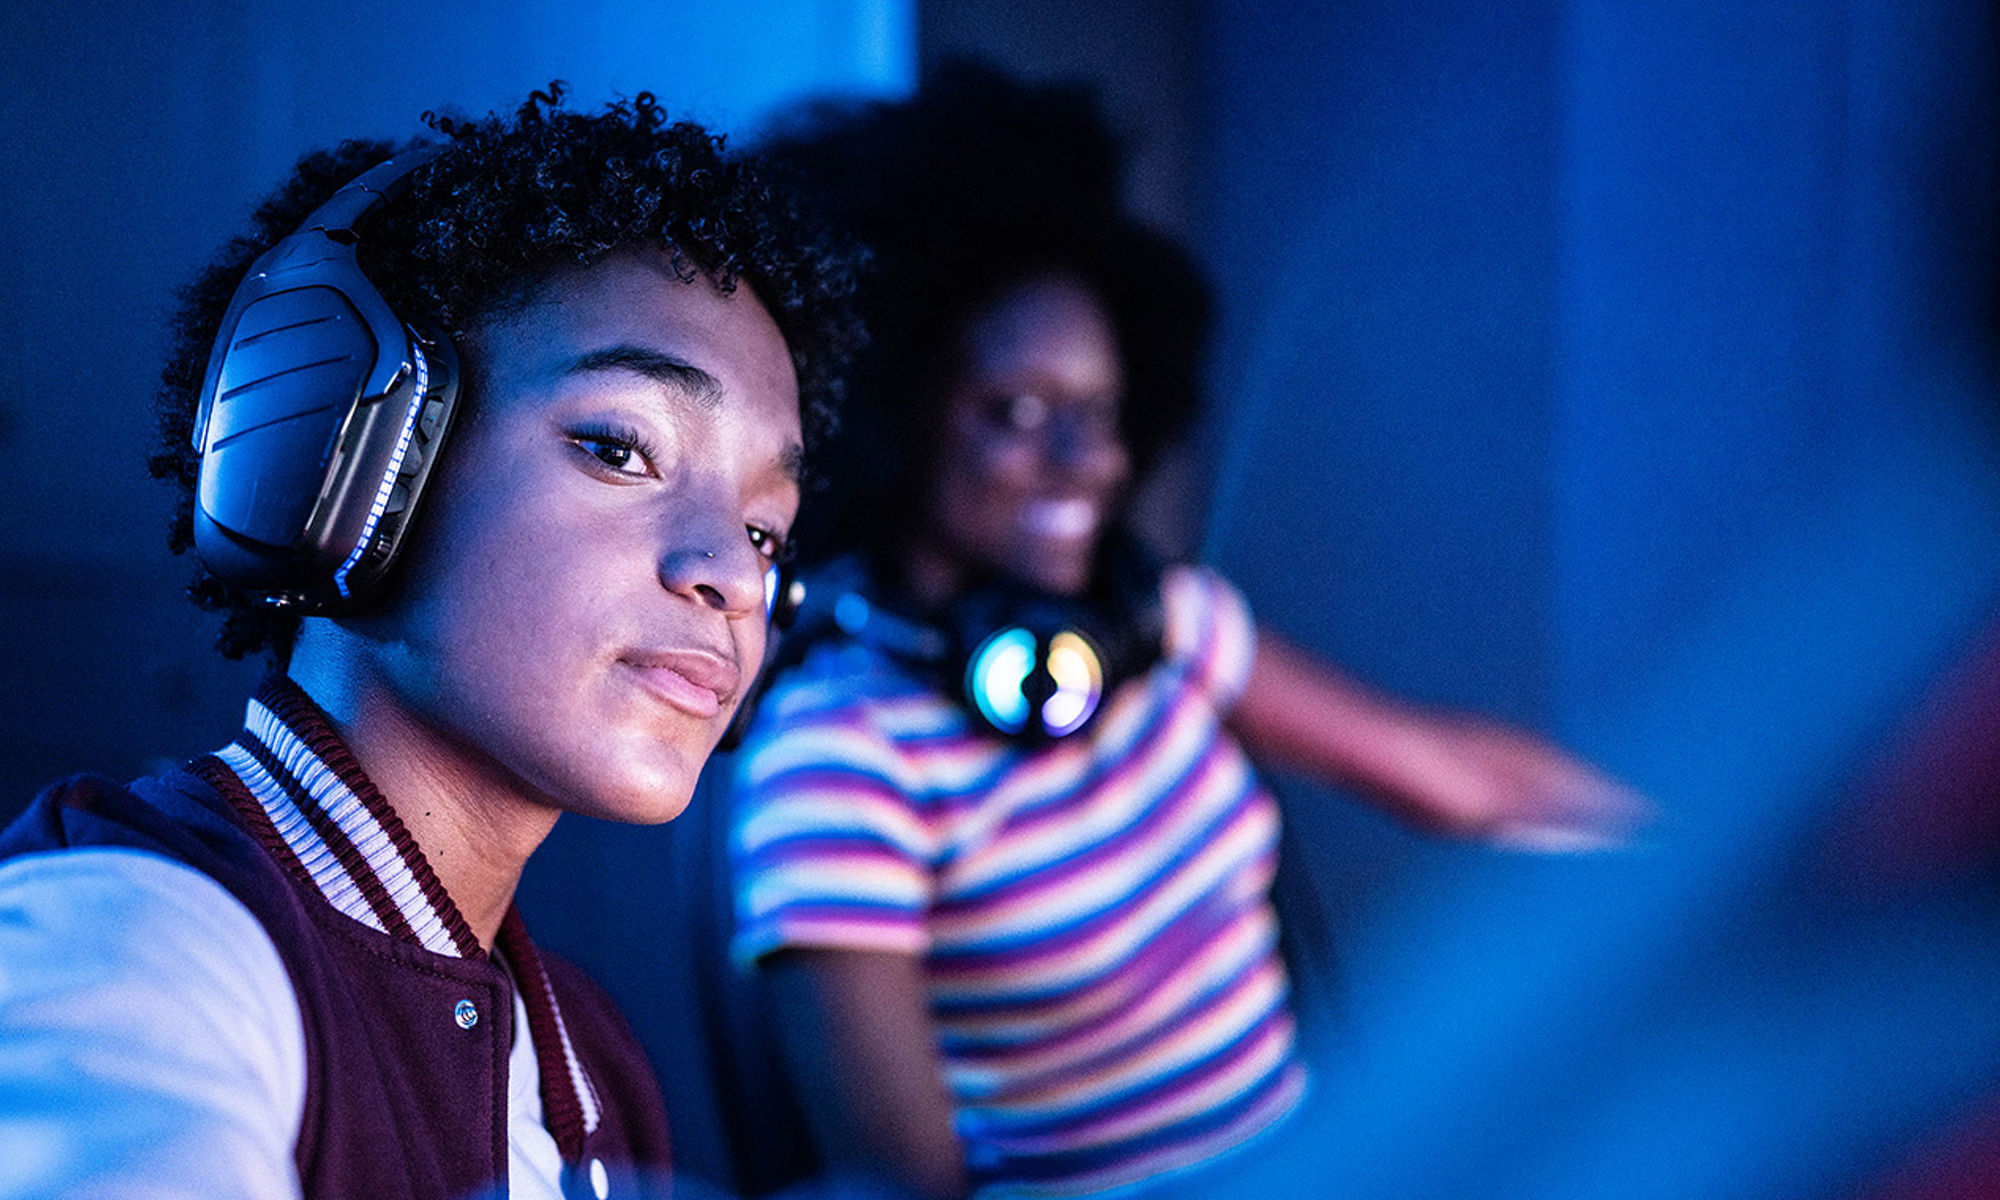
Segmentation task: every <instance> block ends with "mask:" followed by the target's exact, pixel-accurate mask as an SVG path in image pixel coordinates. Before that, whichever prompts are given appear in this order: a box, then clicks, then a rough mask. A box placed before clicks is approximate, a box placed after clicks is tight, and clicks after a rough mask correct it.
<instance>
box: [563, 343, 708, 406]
mask: <svg viewBox="0 0 2000 1200" xmlns="http://www.w3.org/2000/svg"><path fill="white" fill-rule="evenodd" d="M590 371H634V372H637V373H638V374H640V375H644V376H645V377H646V378H648V379H651V380H653V381H654V382H656V383H661V384H665V385H666V386H668V387H671V388H673V389H674V390H675V391H677V392H680V393H681V394H683V395H685V396H687V397H688V399H690V400H693V401H694V402H695V403H696V404H699V405H701V406H702V407H703V408H707V409H716V408H720V407H722V400H723V390H722V384H720V383H719V382H717V381H716V378H715V376H713V375H710V374H709V373H708V372H707V371H704V370H702V369H701V368H700V367H697V366H695V365H693V364H692V363H687V362H683V361H681V360H680V359H678V358H675V357H674V356H673V355H671V354H667V353H665V352H663V351H660V350H652V349H648V348H647V347H645V346H634V345H632V344H630V343H624V344H621V345H617V346H607V347H605V348H604V349H602V350H592V351H590V352H589V353H587V354H584V355H582V356H581V357H579V358H578V359H577V360H576V361H575V362H573V363H571V364H570V365H569V367H568V369H566V370H565V371H564V372H563V374H565V375H580V374H584V373H586V372H590Z"/></svg>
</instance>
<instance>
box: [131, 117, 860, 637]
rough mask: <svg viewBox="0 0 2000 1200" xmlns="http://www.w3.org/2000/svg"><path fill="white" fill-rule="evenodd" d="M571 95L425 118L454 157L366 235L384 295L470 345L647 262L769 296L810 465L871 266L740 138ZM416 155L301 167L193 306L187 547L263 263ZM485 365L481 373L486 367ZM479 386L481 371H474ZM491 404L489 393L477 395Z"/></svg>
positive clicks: (175, 476)
mask: <svg viewBox="0 0 2000 1200" xmlns="http://www.w3.org/2000/svg"><path fill="white" fill-rule="evenodd" d="M562 92H563V87H562V85H561V84H554V85H551V87H550V88H549V89H548V91H546V92H539V91H538V92H535V93H533V94H531V95H530V96H529V98H528V100H527V101H526V102H525V103H523V104H522V105H521V106H520V108H519V109H518V110H516V111H515V112H514V113H513V114H512V115H511V116H500V115H497V114H490V115H488V116H486V117H484V118H481V119H477V120H463V119H455V118H451V117H445V116H437V115H434V114H429V113H427V114H425V119H426V121H427V122H428V123H429V124H430V126H431V128H432V129H434V130H435V131H436V132H437V133H438V134H439V135H441V138H442V140H443V141H444V148H443V150H442V151H441V152H440V153H439V154H438V155H437V157H435V158H434V159H432V160H431V161H430V162H429V163H427V164H425V165H424V166H422V167H420V168H418V170H417V171H416V173H415V174H414V175H413V176H412V178H411V182H410V185H409V187H408V189H407V190H406V191H404V192H403V193H402V194H401V195H399V196H397V197H396V198H395V199H393V200H391V201H390V202H389V203H387V204H385V205H384V206H383V207H382V208H380V209H378V210H376V211H374V212H372V213H370V214H369V215H368V216H367V217H366V218H365V219H364V220H363V223H362V226H361V228H360V229H359V230H358V232H359V233H360V234H361V241H360V250H359V253H360V260H361V266H362V268H363V270H364V271H365V272H366V273H367V275H368V278H369V280H370V281H371V282H373V283H374V284H375V285H376V287H377V288H378V289H379V290H380V291H381V292H382V294H383V295H384V297H386V298H387V300H388V301H389V304H390V306H391V307H392V308H394V309H395V310H396V311H397V312H400V313H404V314H406V315H417V314H421V315H423V316H425V317H427V318H429V319H430V320H431V321H433V322H435V323H436V324H437V325H439V326H441V327H442V328H443V329H444V330H445V331H446V332H447V333H450V334H453V335H457V334H461V333H463V332H464V331H466V330H467V329H469V328H471V327H472V326H474V325H475V324H476V323H477V322H479V321H480V320H481V319H482V318H485V317H488V316H491V315H495V314H498V313H500V312H502V311H504V310H505V309H507V308H508V307H510V306H513V305H517V304H520V303H522V302H524V301H526V300H529V299H531V298H532V297H533V295H534V294H535V291H536V289H537V288H538V287H539V286H540V285H541V284H542V283H544V282H545V281H546V280H547V279H548V277H549V276H550V275H551V274H552V273H554V272H557V271H561V270H563V269H566V268H573V267H581V266H589V265H590V264H593V263H596V262H599V261H601V260H603V259H604V258H606V257H607V256H609V255H611V254H613V253H615V252H618V251H621V250H630V249H635V248H641V247H646V248H660V249H664V250H666V251H667V252H669V253H670V254H671V255H672V256H673V262H674V264H675V266H676V268H677V269H678V270H679V271H680V273H681V275H682V277H683V278H685V279H688V280H693V279H694V278H695V277H696V276H697V275H701V276H706V277H707V278H708V279H709V280H711V281H712V282H714V283H715V284H716V286H718V287H720V288H722V289H724V290H725V291H728V290H732V289H734V288H735V287H736V286H737V284H738V283H739V282H742V283H747V284H748V285H749V286H750V287H751V289H752V290H754V291H755V292H756V294H757V296H758V298H759V299H760V300H762V301H763V303H764V305H765V307H766V308H768V309H769V310H770V312H771V315H772V317H773V318H774V319H775V320H776V322H777V325H778V328H779V330H780V332H781V333H782V334H783V335H784V338H785V344H786V346H787V348H788V349H789V350H790V352H791V357H792V364H793V367H794V368H795V370H796V371H797V373H798V384H799V402H800V406H801V409H802V412H801V418H802V420H803V423H804V426H805V434H806V443H807V447H808V451H810V450H811V448H812V447H813V446H814V444H815V443H816V442H817V441H819V440H820V439H822V438H823V437H824V436H825V435H826V434H827V433H828V432H829V431H830V430H831V428H832V427H833V424H834V421H833V412H834V409H835V406H836V404H837V402H838V399H839V397H840V393H841V390H842V388H841V378H842V375H843V373H844V371H845V369H846V366H847V363H848V360H849V359H850V358H851V357H852V356H853V355H854V353H855V352H856V351H857V349H858V348H859V347H860V345H861V344H862V341H863V335H862V332H861V325H860V323H859V320H858V317H857V314H856V311H855V308H854V303H853V297H854V292H855V282H856V271H857V267H858V265H859V262H860V261H861V260H860V257H859V255H858V254H857V253H856V252H855V251H854V250H853V249H852V247H851V244H850V243H849V242H848V241H847V240H846V239H845V238H844V237H843V236H841V235H838V234H836V233H834V232H833V231H832V228H831V227H830V226H827V225H825V224H823V223H821V222H819V221H818V220H816V219H814V218H813V217H811V216H810V215H808V214H807V213H806V212H805V211H804V210H803V209H802V208H801V207H800V206H799V205H798V204H797V203H796V202H795V195H796V189H794V188H791V187H788V186H785V181H784V179H783V174H784V173H783V171H781V170H773V169H772V168H771V167H769V166H768V165H766V164H763V163H760V162H759V161H757V160H755V159H751V158H745V157H743V156H739V155H735V154H731V153H727V152H726V151H725V149H724V145H723V139H722V138H721V137H720V136H717V135H714V134H710V133H708V132H707V131H705V130H704V129H702V128H701V127H700V126H698V125H695V124H692V123H689V122H669V121H668V120H667V119H666V117H665V115H664V113H663V112H662V110H661V108H660V105H659V104H658V102H657V101H656V100H655V99H654V98H653V97H652V96H651V95H649V94H646V93H641V94H640V95H639V96H638V97H637V98H636V99H634V100H630V101H618V102H615V103H612V104H610V105H609V106H607V107H606V108H605V109H604V110H603V111H601V112H595V113H582V112H574V111H569V110H566V109H564V108H563V107H562V106H561V101H562ZM407 148H408V147H402V146H396V145H392V144H389V143H386V142H365V141H354V142H346V143H343V144H341V145H340V146H339V147H338V148H336V149H333V150H330V151H320V152H315V153H312V154H309V155H307V156H306V157H305V158H304V159H302V160H300V162H299V164H298V166H297V167H296V168H295V169H294V170H293V172H292V175H291V177H290V178H289V179H287V180H286V181H285V182H284V184H283V185H282V186H280V187H279V189H278V190H277V191H276V192H275V193H274V194H273V195H271V196H270V197H269V198H267V199H266V200H265V201H264V202H263V203H262V204H261V205H260V206H259V207H258V208H257V209H256V211H255V213H254V214H253V215H252V217H251V220H250V229H249V231H248V232H246V233H245V234H243V235H241V236H239V237H237V238H235V239H233V240H232V241H230V242H229V244H228V245H227V246H225V247H224V248H223V250H222V251H221V252H220V253H219V254H218V255H217V256H216V257H215V259H214V260H213V261H212V262H211V263H210V264H209V266H208V267H207V268H206V269H205V270H203V271H202V273H201V274H200V275H199V276H198V277H197V278H196V280H195V281H194V282H193V283H192V284H191V285H189V286H188V287H187V288H186V289H184V290H183V292H182V294H181V306H180V309H179V312H178V314H177V316H176V317H175V319H174V321H173V324H172V327H171V330H170V333H171V350H170V356H169V359H168V362H167V365H166V368H165V370H164V371H163V372H162V374H161V386H160V390H159V392H158V396H157V408H158V414H159V433H160V446H161V449H160V451H159V452H158V453H157V454H156V455H154V457H153V458H152V460H151V468H152V472H153V474H154V475H155V476H156V477H161V478H167V479H171V480H172V481H174V483H176V484H177V485H178V487H179V493H180V494H179V503H178V505H177V507H176V511H175V513H174V517H173V522H172V530H171V536H170V544H171V547H172V549H173V551H174V552H175V553H176V554H178V553H181V552H183V551H185V550H187V549H188V548H189V547H190V546H191V545H192V543H193V514H194V484H195V473H196V467H197V465H198V464H197V456H196V455H195V453H194V452H193V451H192V450H191V449H190V448H189V444H188V443H189V439H190V437H191V434H192V431H193V428H194V419H195V411H196V408H197V406H198V404H199V400H200V396H199V393H200V389H201V383H202V374H203V370H204V367H205V366H206V364H207V360H208V354H209V348H210V346H211V344H212V343H213V342H214V339H215V336H216V332H217V330H218V329H219V327H220V325H221V321H222V314H223V311H224V310H225V309H226V308H227V307H228V304H229V299H230V297H231V295H232V294H233V293H234V291H235V289H236V286H237V284H238V283H239V282H240V281H241V280H242V278H243V276H244V274H245V273H246V272H247V271H248V269H249V266H250V264H251V262H252V261H253V260H255V259H256V257H257V256H258V255H259V254H261V253H263V252H264V250H266V249H268V248H269V247H270V246H272V245H273V244H275V243H276V242H277V241H279V240H280V239H282V238H283V237H285V236H286V235H287V234H289V233H290V232H291V231H292V230H293V229H295V228H296V227H297V226H298V224H299V223H300V222H301V221H302V220H303V219H304V218H305V216H306V215H307V214H308V213H310V212H311V211H312V210H313V209H314V208H316V207H318V206H319V205H320V204H321V203H322V202H323V201H325V200H326V199H327V198H328V197H330V196H331V195H332V194H333V193H334V192H335V191H336V190H338V189H339V188H340V186H341V185H343V184H345V183H346V182H347V181H348V180H350V179H352V178H354V177H355V176H357V175H359V174H360V173H361V172H362V171H363V170H365V169H367V168H368V167H370V166H373V165H374V164H376V163H378V162H380V161H382V160H383V159H386V158H389V157H391V156H393V155H394V154H395V153H397V152H399V151H401V150H405V149H407ZM474 365H475V364H468V366H469V367H470V366H474ZM469 374H470V376H471V378H473V379H476V377H477V371H476V370H472V371H471V372H469ZM468 402H469V403H471V404H474V405H476V404H477V403H478V398H477V394H476V391H472V392H469V393H468ZM189 593H190V595H191V596H193V598H194V599H195V601H196V603H198V604H200V605H201V606H202V607H204V608H209V609H220V610H222V611H223V612H224V614H225V616H224V619H223V624H222V630H221V634H220V636H219V637H218V639H217V644H218V646H219V647H220V649H221V650H222V651H223V653H224V654H226V655H228V656H229V657H232V658H240V657H242V656H244V655H246V654H250V653H254V652H257V651H260V650H261V651H266V652H268V653H269V654H270V655H271V656H272V659H273V661H274V662H276V663H278V664H279V665H282V664H283V663H284V661H285V660H286V658H287V657H288V656H289V654H290V649H291V644H292V641H293V638H294V637H295V636H296V634H297V632H298V621H299V618H298V616H297V615H295V614H294V613H292V612H289V611H287V610H284V609H281V608H276V607H273V606H271V605H268V604H265V603H263V602H261V601H260V600H259V599H258V598H256V597H253V596H250V595H247V594H244V593H242V592H240V591H238V590H236V589H234V588H231V587H230V586H229V585H227V584H225V583H223V582H222V581H221V580H219V579H217V578H216V577H215V576H213V575H212V574H210V573H209V572H207V571H206V570H200V571H198V573H197V575H196V578H195V580H194V582H193V583H192V584H191V585H190V587H189Z"/></svg>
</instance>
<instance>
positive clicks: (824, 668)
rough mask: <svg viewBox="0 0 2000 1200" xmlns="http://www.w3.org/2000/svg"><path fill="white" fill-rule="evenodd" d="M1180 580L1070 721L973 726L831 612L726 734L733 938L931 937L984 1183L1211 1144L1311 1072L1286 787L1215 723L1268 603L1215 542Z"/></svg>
mask: <svg viewBox="0 0 2000 1200" xmlns="http://www.w3.org/2000/svg"><path fill="white" fill-rule="evenodd" d="M1163 604H1164V616H1165V619H1166V635H1165V645H1164V654H1163V656H1162V659H1161V661H1160V662H1159V663H1158V664H1157V665H1156V666H1154V667H1153V668H1152V669H1151V670H1150V671H1148V672H1147V673H1146V674H1145V675H1144V676H1142V677H1140V678H1139V679H1136V680H1134V681H1132V682H1130V683H1128V684H1126V685H1125V686H1124V687H1122V688H1120V689H1119V691H1118V692H1117V693H1116V694H1115V695H1114V696H1113V697H1112V698H1111V700H1110V702H1109V705H1108V708H1107V710H1106V711H1105V713H1104V714H1102V715H1101V716H1100V718H1099V720H1098V724H1097V725H1096V726H1095V727H1094V728H1093V729H1092V730H1091V731H1090V732H1089V733H1088V734H1087V735H1085V736H1083V737H1081V738H1077V739H1072V740H1070V741H1066V742H1060V743H1057V744H1055V745H1053V746H1050V747H1046V748H1042V749H1037V750H1028V749H1023V748H1021V747H1019V746H1016V745H1013V744H1011V743H1007V742H1004V741H1002V740H1000V739H998V738H996V737H993V736H990V735H985V734H982V733H981V732H979V728H978V727H977V726H976V725H975V724H974V723H973V721H972V719H971V718H970V717H969V716H968V715H967V714H966V712H965V711H964V710H963V709H962V708H961V707H960V706H959V705H958V704H957V703H955V702H954V701H953V700H952V699H951V698H949V697H947V696H945V695H943V694H941V693H940V692H939V691H938V690H937V688H936V686H935V684H934V683H933V682H932V681H930V680H927V679H926V678H924V677H923V676H922V675H920V674H918V673H915V672H913V671H912V670H910V669H909V668H907V667H905V666H903V665H901V664H899V663H898V662H896V661H894V660H893V659H890V658H889V657H887V656H885V655H883V654H881V653H880V652H878V651H876V650H873V649H871V648H869V647H867V646H865V645H862V644H859V643H856V642H853V641H846V640H841V639H833V640H830V641H828V642H825V643H822V644H821V645H819V646H817V647H815V648H814V649H813V650H812V651H811V652H809V653H808V655H807V656H806V658H805V660H804V662H802V663H801V664H800V665H799V666H798V667H797V668H795V669H794V670H792V671H790V672H788V673H787V674H786V675H784V676H783V677H782V678H781V679H779V680H778V681H777V682H776V683H775V684H774V686H773V689H772V692H771V694H770V695H769V696H768V697H767V698H766V699H765V701H764V703H763V706H762V709H761V711H760V712H759V714H758V718H757V721H756V723H755V725H754V726H753V727H752V730H751V733H750V736H749V738H748V739H747V740H746V743H745V746H744V749H743V752H742V753H741V754H740V755H739V756H738V759H737V763H738V766H737V775H736V780H735V788H734V800H733V804H734V818H733V819H734V841H733V853H734V858H735V868H736V908H737V932H736V939H735V951H736V955H737V957H738V959H739V960H741V961H744V962H752V961H755V960H756V959H757V958H759V957H761V956H762V955H765V954H768V953H770V952H772V951H774V950H777V949H780V948H784V947H813V948H835V949H856V950H874V951H890V952H897V953H907V954H913V955H920V956H922V958H923V960H924V967H925V974H926V977H927V980H928V983H929V987H930V996H931V1007H932V1013H933V1017H934V1020H935V1023H936V1031H937V1037H938V1046H939V1051H940V1055H941V1058H942V1061H943V1065H944V1072H945V1077H946V1084H947V1087H948V1088H949V1090H950V1093H951V1095H952V1097H953V1099H954V1101H955V1104H956V1110H957V1111H956V1122H957V1129H958V1133H959V1136H960V1139H961V1141H962V1142H963V1144H964V1146H965V1149H966V1156H967V1162H968V1164H969V1166H970V1168H971V1169H972V1172H973V1175H974V1178H975V1180H976V1181H977V1182H978V1183H979V1184H980V1194H981V1195H982V1196H986V1197H1000V1196H1054V1195H1074V1194H1080V1193H1084V1192H1090V1191H1097V1190H1101V1189H1105V1188H1110V1187H1115V1186H1118V1185H1120V1184H1124V1183H1128V1182H1132V1181H1134V1180H1139V1179H1145V1178H1149V1177H1152V1176H1155V1175H1158V1174H1160V1173H1163V1172H1167V1171H1171V1170H1175V1169H1177V1168H1180V1167H1185V1166H1190V1165H1193V1164H1195V1163H1199V1162H1203V1161H1206V1160H1207V1159H1209V1158H1211V1157H1213V1156H1214V1155H1216V1154H1219V1153H1221V1152H1222V1151H1224V1150H1226V1149H1228V1148H1230V1147H1232V1146H1235V1145H1237V1144H1239V1143H1241V1142H1243V1141H1244V1140H1246V1139H1247V1138H1249V1137H1250V1136H1252V1135H1253V1134H1255V1133H1256V1132H1258V1131H1259V1130H1261V1129H1263V1128H1265V1127H1267V1126H1268V1125H1270V1124H1271V1123H1272V1122H1273V1121H1275V1120H1276V1119H1277V1118H1278V1117H1280V1116H1281V1115H1282V1114H1284V1113H1285V1112H1287V1111H1288V1110H1289V1109H1290V1108H1291V1107H1292V1106H1293V1105H1294V1103H1295V1102H1296V1100H1297V1098H1298V1096H1299V1093H1300V1091H1301V1090H1302V1087H1303V1084H1304V1073H1303V1070H1302V1068H1301V1067H1300V1065H1299V1063H1298V1060H1297V1059H1296V1057H1295V1055H1294V1052H1293V1030H1292V1021H1291V1017H1290V1014H1289V1011H1288V1008H1287V1005H1286V993H1287V986H1286V979H1285V973H1284V969H1283V967H1282V965H1281V964H1280V962H1279V959H1278V957H1277V953H1276V928H1277V927H1276V921H1275V918H1274V917H1273V915H1272V911H1271V906H1270V901H1269V891H1270V883H1271V875H1272V870H1273V866H1274V862H1275V851H1276V840H1277V809H1276V806H1275V804H1274V803H1273V802H1272V799H1271V797H1270V794H1269V793H1268V792H1267V791H1266V790H1265V789H1264V788H1263V786H1262V785H1261V784H1260V783H1259V782H1258V780H1257V777H1256V775H1255V774H1254V772H1253V771H1252V770H1251V767H1250V764H1249V762H1248V761H1247V760H1246V759H1245V757H1244V755H1243V753H1242V750H1241V749H1240V748H1239V747H1238V746H1237V744H1236V742H1235V740H1234V739H1233V738H1232V737H1231V736H1230V735H1229V733H1228V732H1227V731H1226V730H1225V729H1224V728H1223V727H1222V723H1221V722H1222V718H1223V716H1224V714H1225V713H1226V712H1227V711H1228V708H1229V707H1230V705H1231V704H1232V703H1233V702H1234V701H1235V699H1236V697H1237V696H1238V695H1239V694H1240V692H1241V690H1242V688H1243V685H1244V683H1245V681H1246V680H1247V678H1248V675H1249V670H1250V664H1251V660H1252V657H1253V655H1254V652H1255V640H1254V638H1255V635H1254V627H1253V626H1252V624H1251V621H1250V616H1249V613H1248V610H1247V609H1246V608H1245V606H1244V604H1243V601H1242V599H1241V597H1240V596H1239V595H1238V593H1237V592H1236V591H1235V590H1234V589H1233V588H1232V587H1230V586H1229V584H1227V583H1226V582H1224V581H1223V580H1222V579H1221V578H1220V577H1218V576H1216V575H1214V574H1213V573H1211V572H1208V571H1205V570H1201V569H1198V568H1190V567H1177V568H1173V569H1170V570H1169V571H1168V572H1167V574H1166V577H1165V579H1164V581H1163Z"/></svg>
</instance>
